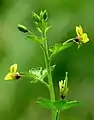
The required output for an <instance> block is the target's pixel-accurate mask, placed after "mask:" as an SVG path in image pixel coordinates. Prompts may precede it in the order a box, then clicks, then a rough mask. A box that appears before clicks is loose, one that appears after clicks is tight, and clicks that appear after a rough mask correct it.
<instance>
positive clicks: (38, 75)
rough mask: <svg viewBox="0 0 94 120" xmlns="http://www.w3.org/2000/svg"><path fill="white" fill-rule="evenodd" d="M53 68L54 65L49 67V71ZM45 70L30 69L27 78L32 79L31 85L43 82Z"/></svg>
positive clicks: (45, 74) (39, 68)
mask: <svg viewBox="0 0 94 120" xmlns="http://www.w3.org/2000/svg"><path fill="white" fill-rule="evenodd" d="M54 68H55V65H53V66H51V67H50V69H51V71H52V70H53V69H54ZM47 74H48V73H47V68H45V69H43V68H42V67H38V68H36V69H35V68H32V69H30V70H29V73H28V77H30V78H32V79H33V80H32V81H31V83H36V82H38V81H43V80H44V78H45V77H46V76H47Z"/></svg>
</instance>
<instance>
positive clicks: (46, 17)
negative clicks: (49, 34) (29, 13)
mask: <svg viewBox="0 0 94 120" xmlns="http://www.w3.org/2000/svg"><path fill="white" fill-rule="evenodd" d="M43 19H44V21H47V20H48V13H47V11H46V10H44V12H43Z"/></svg>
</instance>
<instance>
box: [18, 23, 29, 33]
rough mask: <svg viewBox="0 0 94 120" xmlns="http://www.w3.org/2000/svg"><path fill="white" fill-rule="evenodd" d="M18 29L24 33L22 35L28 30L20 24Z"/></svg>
mask: <svg viewBox="0 0 94 120" xmlns="http://www.w3.org/2000/svg"><path fill="white" fill-rule="evenodd" d="M18 29H19V30H20V31H21V32H24V33H26V32H28V29H27V28H26V27H25V26H23V25H20V24H18Z"/></svg>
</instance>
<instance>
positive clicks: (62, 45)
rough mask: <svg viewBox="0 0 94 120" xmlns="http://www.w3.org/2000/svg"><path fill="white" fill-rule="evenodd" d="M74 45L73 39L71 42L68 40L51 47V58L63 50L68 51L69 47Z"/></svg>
mask: <svg viewBox="0 0 94 120" xmlns="http://www.w3.org/2000/svg"><path fill="white" fill-rule="evenodd" d="M73 43H74V42H73V39H71V40H70V41H69V40H68V41H66V42H64V43H57V44H55V45H54V46H50V47H49V51H50V52H51V56H53V55H55V54H57V53H59V52H60V51H62V50H65V49H67V48H68V47H70V46H72V45H73Z"/></svg>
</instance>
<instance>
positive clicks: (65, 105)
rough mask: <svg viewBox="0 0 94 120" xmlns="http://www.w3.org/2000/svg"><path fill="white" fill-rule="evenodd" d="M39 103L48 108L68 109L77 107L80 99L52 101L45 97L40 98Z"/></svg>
mask: <svg viewBox="0 0 94 120" xmlns="http://www.w3.org/2000/svg"><path fill="white" fill-rule="evenodd" d="M37 103H39V104H40V105H42V106H43V107H46V108H48V109H53V110H58V111H60V110H66V109H70V108H72V107H75V106H77V105H79V103H80V102H79V101H67V100H59V101H55V102H53V101H51V100H48V99H44V98H39V99H38V101H37Z"/></svg>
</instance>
